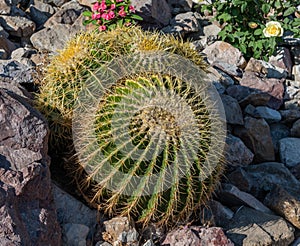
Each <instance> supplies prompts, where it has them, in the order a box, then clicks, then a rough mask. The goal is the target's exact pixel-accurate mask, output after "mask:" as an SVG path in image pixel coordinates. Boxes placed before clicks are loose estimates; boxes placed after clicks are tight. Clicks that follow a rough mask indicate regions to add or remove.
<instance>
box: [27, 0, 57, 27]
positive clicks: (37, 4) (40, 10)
mask: <svg viewBox="0 0 300 246" xmlns="http://www.w3.org/2000/svg"><path fill="white" fill-rule="evenodd" d="M54 13H55V9H54V8H53V7H52V6H51V5H50V4H46V3H43V2H41V1H34V4H31V5H30V6H29V15H30V17H31V19H32V20H33V21H34V22H35V23H36V24H37V26H38V27H40V26H42V25H43V24H44V23H45V22H46V21H47V20H48V19H49V18H50V17H51V16H52V15H53V14H54Z"/></svg>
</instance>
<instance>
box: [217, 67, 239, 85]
mask: <svg viewBox="0 0 300 246" xmlns="http://www.w3.org/2000/svg"><path fill="white" fill-rule="evenodd" d="M212 66H214V67H216V68H218V69H219V70H221V71H223V72H224V73H226V74H228V75H229V76H232V77H234V78H240V77H242V76H243V73H242V70H241V69H239V68H238V67H237V66H235V65H232V64H228V63H225V62H218V61H215V62H214V63H213V64H212ZM232 81H233V82H231V83H229V84H228V85H233V84H234V80H233V79H232Z"/></svg>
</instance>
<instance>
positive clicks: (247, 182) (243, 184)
mask: <svg viewBox="0 0 300 246" xmlns="http://www.w3.org/2000/svg"><path fill="white" fill-rule="evenodd" d="M226 178H227V179H228V180H229V182H230V183H231V184H233V185H235V186H236V187H238V188H239V189H240V190H241V191H245V192H248V193H249V192H250V191H251V188H252V187H253V184H252V183H253V182H252V179H251V177H250V176H249V175H248V174H247V172H246V171H245V170H244V169H243V168H236V169H235V170H234V171H233V172H231V173H230V174H228V175H227V176H226Z"/></svg>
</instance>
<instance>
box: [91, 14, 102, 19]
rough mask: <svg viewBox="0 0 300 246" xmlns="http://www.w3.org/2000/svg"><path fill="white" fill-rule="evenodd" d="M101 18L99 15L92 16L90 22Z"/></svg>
mask: <svg viewBox="0 0 300 246" xmlns="http://www.w3.org/2000/svg"><path fill="white" fill-rule="evenodd" d="M100 18H101V14H100V13H97V14H92V20H98V19H100Z"/></svg>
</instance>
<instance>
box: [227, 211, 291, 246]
mask: <svg viewBox="0 0 300 246" xmlns="http://www.w3.org/2000/svg"><path fill="white" fill-rule="evenodd" d="M226 229H227V231H226V234H227V236H228V237H229V238H230V239H231V240H232V241H233V242H234V243H235V245H244V246H259V245H270V246H271V245H289V244H290V243H292V242H293V241H294V233H293V232H294V229H293V228H292V227H291V226H289V225H288V224H287V223H286V221H285V220H284V219H282V218H281V217H279V216H275V215H270V214H266V213H263V212H260V211H257V210H254V209H251V208H247V207H242V208H241V209H239V210H238V211H237V212H236V214H235V215H234V217H233V219H232V221H231V223H229V224H228V225H227V228H226Z"/></svg>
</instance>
